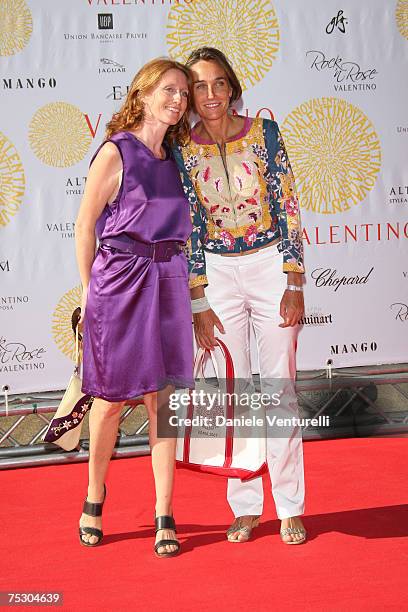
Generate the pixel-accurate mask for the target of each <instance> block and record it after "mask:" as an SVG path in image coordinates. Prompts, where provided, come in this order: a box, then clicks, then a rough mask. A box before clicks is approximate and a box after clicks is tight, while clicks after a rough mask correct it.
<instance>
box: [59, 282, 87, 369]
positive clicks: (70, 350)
mask: <svg viewBox="0 0 408 612" xmlns="http://www.w3.org/2000/svg"><path fill="white" fill-rule="evenodd" d="M81 297H82V289H81V287H80V286H79V287H74V288H73V289H70V290H69V291H67V292H66V293H65V294H64V295H63V296H62V298H61V299H60V301H59V302H58V304H57V306H56V308H55V310H54V314H53V318H52V335H53V338H54V340H55V343H56V345H57V346H58V348H59V349H60V351H62V352H63V353H64V355H66V356H67V357H69V358H70V359H72V360H73V361H74V360H75V337H74V333H73V331H72V326H71V316H72V313H73V311H74V310H75V308H77V307H78V306H80V305H81Z"/></svg>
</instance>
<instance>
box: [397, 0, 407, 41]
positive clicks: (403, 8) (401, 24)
mask: <svg viewBox="0 0 408 612" xmlns="http://www.w3.org/2000/svg"><path fill="white" fill-rule="evenodd" d="M395 20H396V22H397V27H398V29H399V31H400V33H401V34H402V36H404V37H405V38H408V0H398V2H397V6H396V8H395Z"/></svg>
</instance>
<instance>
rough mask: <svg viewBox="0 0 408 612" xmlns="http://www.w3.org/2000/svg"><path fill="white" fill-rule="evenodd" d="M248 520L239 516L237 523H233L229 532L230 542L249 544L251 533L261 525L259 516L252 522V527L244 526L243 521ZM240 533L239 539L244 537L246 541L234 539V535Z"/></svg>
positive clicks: (254, 517) (253, 518)
mask: <svg viewBox="0 0 408 612" xmlns="http://www.w3.org/2000/svg"><path fill="white" fill-rule="evenodd" d="M243 518H246V517H245V516H238V517H237V518H236V519H235V521H234V522H233V523H232V525H231V527H230V528H229V529H228V531H227V539H228V542H238V544H242V543H243V542H248V540H249V539H250V537H251V532H252V530H253V529H254V528H255V527H258V525H259V519H260V517H259V516H253V517H251V518H252V522H251V524H250V525H243V524H242V519H243ZM233 533H238V535H237V538H239V537H240V536H243V537H244V538H245V539H242V540H238V539H237V538H233V537H232V534H233Z"/></svg>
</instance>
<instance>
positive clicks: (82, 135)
mask: <svg viewBox="0 0 408 612" xmlns="http://www.w3.org/2000/svg"><path fill="white" fill-rule="evenodd" d="M28 137H29V141H30V145H31V148H32V150H33V151H34V153H35V155H36V156H37V157H38V159H40V160H41V161H42V162H44V164H47V165H48V166H55V167H57V168H66V167H67V166H72V165H73V164H76V163H78V162H79V161H81V159H83V158H84V157H85V155H86V154H87V152H88V149H89V146H90V144H91V142H92V136H91V133H90V130H89V127H88V124H87V122H86V119H85V115H84V114H83V113H82V112H81V111H80V109H79V108H77V107H76V106H74V105H73V104H68V103H67V102H51V103H50V104H46V105H45V106H42V107H41V108H40V109H38V111H37V112H36V113H35V114H34V116H33V118H32V119H31V122H30V127H29V134H28Z"/></svg>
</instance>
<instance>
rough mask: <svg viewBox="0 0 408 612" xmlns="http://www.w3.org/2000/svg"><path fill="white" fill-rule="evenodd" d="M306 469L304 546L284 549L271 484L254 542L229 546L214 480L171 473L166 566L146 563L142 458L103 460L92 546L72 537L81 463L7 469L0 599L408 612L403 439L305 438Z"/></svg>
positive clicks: (219, 487) (148, 516)
mask: <svg viewBox="0 0 408 612" xmlns="http://www.w3.org/2000/svg"><path fill="white" fill-rule="evenodd" d="M305 467H306V484H307V499H306V502H307V507H306V516H305V524H306V528H307V530H308V534H309V540H308V543H307V544H305V545H302V546H286V545H284V544H282V543H281V542H280V539H279V536H278V529H279V521H277V520H276V517H275V513H274V510H273V504H272V501H271V496H270V489H269V487H266V491H267V494H266V503H265V510H264V516H263V519H262V521H263V522H262V524H261V526H260V527H259V528H258V529H257V530H256V531H255V532H254V538H253V540H252V541H251V542H249V543H247V544H241V545H240V544H230V543H228V542H227V541H226V539H225V535H224V532H225V530H226V528H227V526H228V525H229V523H230V519H231V517H230V512H229V508H228V506H227V504H226V501H225V483H224V481H223V479H218V478H216V477H210V476H201V475H197V474H192V473H188V472H186V471H179V472H178V474H177V487H176V498H175V499H176V502H175V516H176V519H177V523H178V527H179V536H180V539H181V541H182V543H183V549H182V550H183V554H182V555H180V556H179V557H177V558H175V559H156V558H155V557H154V555H153V531H152V519H153V481H152V475H151V470H150V458H149V457H137V458H133V459H126V460H125V459H122V460H120V461H113V462H112V463H111V468H110V473H109V478H108V497H107V501H106V504H105V508H104V531H105V534H106V536H105V539H104V545H102V546H100V547H99V548H95V549H89V548H85V547H82V546H80V545H79V542H78V538H77V520H78V518H79V515H80V510H81V505H82V501H81V498H82V497H83V495H84V492H85V487H86V469H87V466H86V465H85V464H76V465H66V466H55V467H39V468H28V469H21V470H11V471H3V472H2V473H1V474H0V484H1V491H2V498H3V501H2V505H1V509H0V520H1V522H0V525H1V526H2V527H1V528H2V531H3V535H2V538H1V545H2V546H1V548H2V553H1V564H2V569H1V572H0V591H13V590H17V591H20V592H21V591H63V593H64V606H63V608H59V609H63V610H70V611H71V610H72V611H83V610H112V611H114V610H115V611H116V610H120V611H122V610H142V609H144V610H145V609H148V610H153V611H156V610H160V611H161V610H163V611H164V610H170V611H173V610H177V611H184V610H195V611H201V610H216V611H218V610H221V609H222V610H227V611H229V610H231V611H232V610H234V611H241V610H245V611H247V610H273V609H278V610H283V611H286V610H325V611H327V610H338V611H344V610H350V611H354V610H367V611H370V612H372V611H375V610H384V609H386V610H402V609H407V608H408V593H407V590H408V587H407V583H408V579H407V575H408V539H407V535H408V507H407V506H406V505H404V504H406V502H407V484H408V468H407V440H406V439H398V438H391V439H380V438H371V439H352V440H349V439H344V440H333V441H321V442H309V443H306V444H305ZM265 484H267V483H265ZM4 532H5V533H6V536H5V535H4ZM20 609H21V608H20ZM23 609H36V608H32V607H30V608H26V607H24V608H23ZM38 609H40V608H38ZM41 609H43V610H44V608H41Z"/></svg>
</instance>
